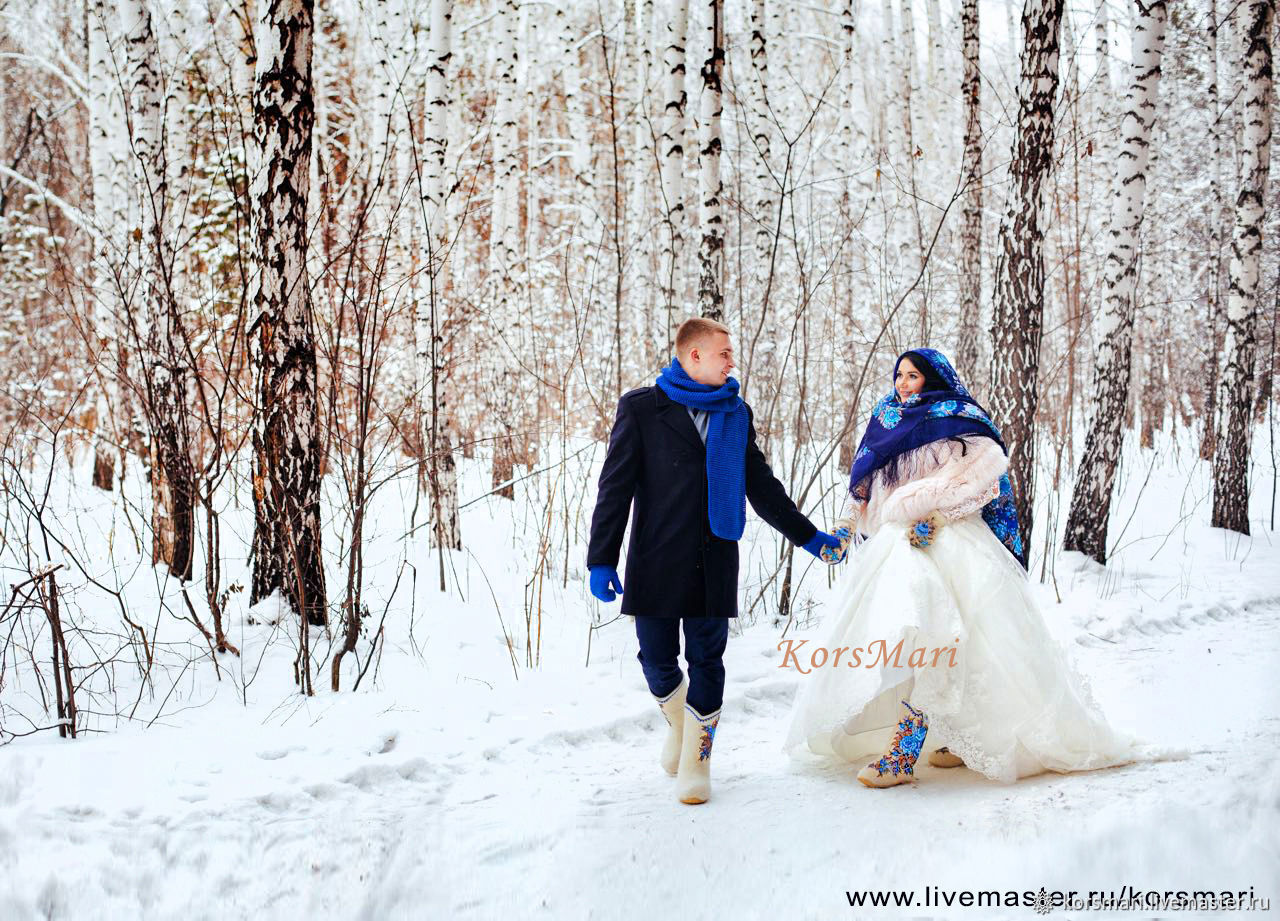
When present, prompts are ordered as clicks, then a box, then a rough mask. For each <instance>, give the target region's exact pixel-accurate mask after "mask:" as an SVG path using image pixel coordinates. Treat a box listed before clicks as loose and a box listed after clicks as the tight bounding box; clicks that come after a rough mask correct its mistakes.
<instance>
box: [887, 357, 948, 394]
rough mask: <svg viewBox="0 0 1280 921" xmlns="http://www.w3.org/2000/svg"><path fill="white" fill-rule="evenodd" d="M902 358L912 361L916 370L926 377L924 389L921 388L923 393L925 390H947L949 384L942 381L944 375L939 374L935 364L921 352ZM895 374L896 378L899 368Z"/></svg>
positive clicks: (895, 369)
mask: <svg viewBox="0 0 1280 921" xmlns="http://www.w3.org/2000/svg"><path fill="white" fill-rule="evenodd" d="M902 357H903V358H907V359H910V361H911V364H912V365H914V366H915V369H916V370H917V371H919V372H920V373H921V374H922V375H924V387H922V388H921V392H923V391H925V390H946V389H947V382H946V381H944V380H943V379H942V375H941V374H939V373H938V369H937V368H935V367H934V366H933V363H932V362H930V361H929V359H927V358H925V357H924V356H923V355H921V354H920V353H919V352H906V353H905V354H904V355H903V356H902ZM900 363H901V359H899V364H900ZM894 373H895V376H896V374H897V368H894Z"/></svg>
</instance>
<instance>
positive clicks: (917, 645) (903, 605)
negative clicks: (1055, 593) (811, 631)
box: [783, 514, 1169, 782]
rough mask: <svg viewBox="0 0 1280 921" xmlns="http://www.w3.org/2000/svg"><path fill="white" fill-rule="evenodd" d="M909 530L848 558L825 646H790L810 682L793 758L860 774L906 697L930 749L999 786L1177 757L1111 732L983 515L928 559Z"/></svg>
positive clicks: (889, 530) (799, 707)
mask: <svg viewBox="0 0 1280 921" xmlns="http://www.w3.org/2000/svg"><path fill="white" fill-rule="evenodd" d="M906 530H907V529H906V528H905V527H899V526H896V525H886V526H885V527H882V528H880V529H879V530H878V531H877V532H876V533H875V534H874V535H873V536H872V537H871V538H870V539H869V540H867V541H866V542H864V543H863V544H862V545H861V546H860V547H858V548H857V549H856V551H854V552H853V553H852V554H851V555H850V558H849V559H848V560H847V561H846V562H845V564H844V566H845V570H846V571H845V572H844V574H843V575H842V576H841V578H840V579H839V581H838V582H837V584H836V585H835V586H833V589H832V592H831V595H830V600H829V602H828V604H827V609H826V615H825V622H824V624H823V629H822V631H820V632H821V633H823V634H825V638H824V639H822V640H821V641H820V643H821V647H820V646H819V645H817V643H818V641H813V640H811V641H809V643H807V644H806V645H805V646H803V647H798V646H797V645H796V644H795V643H793V644H792V646H791V647H790V648H791V650H792V651H793V652H794V657H793V658H791V659H790V660H789V661H788V662H786V663H784V664H788V665H789V666H790V667H793V668H799V669H800V670H801V671H804V670H808V674H804V675H803V676H802V677H801V679H800V684H801V688H800V692H799V694H798V696H797V699H796V703H795V707H794V709H793V711H792V718H791V725H790V729H789V731H788V734H787V742H786V748H787V749H788V751H790V752H792V753H797V752H802V751H803V750H805V749H806V748H807V749H808V750H809V751H811V752H814V753H816V754H818V755H824V756H830V757H835V758H840V759H843V760H844V761H847V762H850V763H851V764H852V765H855V766H857V767H861V766H862V765H864V764H866V763H868V762H870V761H873V760H875V759H876V758H878V757H879V756H880V755H881V754H883V753H884V751H885V749H886V748H887V746H888V744H889V743H890V741H891V738H892V735H893V731H894V729H895V728H896V724H897V720H898V717H899V712H900V710H901V709H902V708H901V705H900V703H899V701H900V700H903V699H906V700H908V701H910V703H911V705H912V706H913V707H915V708H917V709H920V710H923V711H924V712H925V714H926V715H927V716H928V719H929V732H928V736H927V738H926V740H925V747H924V750H925V751H930V750H932V749H934V748H938V747H940V746H943V745H945V746H947V747H948V748H950V749H951V751H953V752H954V753H955V754H957V755H959V756H960V757H961V758H963V759H964V762H965V765H966V766H967V767H969V768H970V769H972V770H974V771H978V772H979V773H981V774H983V775H985V776H987V777H989V778H991V779H993V780H998V781H1003V782H1012V781H1014V780H1017V779H1018V778H1020V777H1028V776H1031V775H1034V774H1039V773H1042V772H1044V771H1058V772H1068V771H1089V770H1094V769H1097V768H1104V767H1111V766H1114V765H1119V764H1125V763H1128V762H1132V761H1137V760H1146V759H1150V758H1159V757H1166V756H1168V755H1169V753H1168V752H1162V751H1160V750H1159V749H1157V748H1155V747H1153V746H1150V745H1147V744H1145V743H1142V742H1139V741H1138V740H1137V739H1135V738H1134V737H1133V736H1131V735H1129V734H1127V733H1124V732H1120V731H1117V730H1115V729H1113V728H1112V727H1111V726H1109V725H1108V724H1107V721H1106V719H1105V718H1104V717H1103V715H1102V713H1101V711H1100V709H1099V707H1098V705H1097V703H1096V701H1095V700H1094V697H1093V694H1092V692H1091V691H1090V689H1089V686H1088V682H1087V681H1086V680H1085V679H1083V678H1082V677H1081V676H1080V674H1079V673H1078V672H1077V671H1076V669H1075V667H1074V666H1073V664H1072V662H1071V660H1070V657H1069V656H1068V654H1067V652H1066V650H1064V649H1063V647H1062V646H1061V644H1059V643H1058V641H1057V640H1056V639H1055V638H1054V637H1053V636H1052V635H1051V634H1050V633H1049V631H1048V628H1047V627H1046V625H1045V622H1044V619H1043V617H1042V616H1041V613H1040V610H1039V608H1038V606H1037V604H1036V600H1035V597H1034V595H1033V594H1032V591H1031V584H1030V581H1029V580H1028V578H1027V574H1026V572H1025V571H1024V570H1023V569H1022V567H1021V566H1019V565H1018V563H1017V561H1016V560H1014V559H1013V557H1012V556H1011V555H1010V554H1009V552H1008V551H1007V550H1006V549H1005V548H1004V546H1003V545H1002V544H1001V543H1000V541H999V540H997V539H996V537H995V535H994V534H992V533H991V530H990V529H989V528H988V527H987V526H986V524H984V523H983V521H982V518H981V517H980V516H979V515H977V514H974V515H970V516H969V517H967V518H964V519H961V520H960V521H956V522H951V523H949V524H947V525H945V526H944V527H943V528H942V530H941V532H940V533H939V534H938V536H937V538H936V539H935V541H934V543H933V545H932V546H930V547H928V548H927V549H923V550H921V549H916V548H914V547H912V546H911V544H910V543H909V541H908V540H907V536H906ZM899 643H901V646H900V647H899ZM787 648H788V647H786V646H785V645H784V646H783V649H784V651H785V650H786V649H787ZM841 649H843V650H844V651H843V652H839V653H838V657H837V651H838V650H841ZM854 650H859V652H858V653H856V654H855V652H854ZM833 657H837V663H836V664H833V663H832V658H833ZM855 659H856V660H857V664H856V665H854V666H853V667H850V663H852V662H854V661H855ZM886 659H887V660H888V661H887V662H886ZM818 663H821V664H818ZM868 666H870V667H868ZM922 757H923V756H922Z"/></svg>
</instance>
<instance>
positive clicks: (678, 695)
mask: <svg viewBox="0 0 1280 921" xmlns="http://www.w3.org/2000/svg"><path fill="white" fill-rule="evenodd" d="M687 693H689V682H688V681H685V680H684V679H683V678H681V679H680V686H679V687H678V688H676V689H675V690H674V691H672V692H671V693H670V694H668V695H667V696H666V697H655V698H654V700H656V701H657V702H658V709H660V710H661V711H662V715H663V716H664V717H666V719H667V726H669V727H670V728H669V729H668V730H667V739H666V741H665V742H663V743H662V769H663V770H664V771H666V772H667V773H668V774H670V775H671V776H673V777H674V776H675V774H676V771H678V770H680V744H681V743H682V742H683V741H684V697H685V695H686V694H687Z"/></svg>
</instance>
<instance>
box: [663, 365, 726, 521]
mask: <svg viewBox="0 0 1280 921" xmlns="http://www.w3.org/2000/svg"><path fill="white" fill-rule="evenodd" d="M657 383H658V386H659V387H660V388H662V392H663V393H665V394H666V395H667V396H669V397H670V398H671V399H672V400H673V401H675V402H676V403H679V404H680V405H681V406H687V407H691V408H693V409H705V410H706V411H707V412H708V413H709V414H710V415H708V417H707V513H708V515H709V516H710V519H711V533H713V534H715V535H716V536H717V537H723V538H724V539H725V540H737V539H738V538H740V537H742V530H743V528H744V527H746V523H747V404H746V403H743V402H742V398H741V397H740V396H738V381H737V380H736V379H735V378H732V377H731V378H729V379H728V380H726V381H725V382H724V383H723V384H722V385H720V386H719V387H712V386H711V385H710V384H700V383H698V382H697V381H695V380H694V379H693V378H691V377H690V376H689V374H688V372H687V371H685V369H684V368H682V367H681V366H680V360H679V359H678V358H676V357H674V356H673V357H672V359H671V364H669V365H667V366H666V367H665V368H663V369H662V371H661V372H660V373H659V374H658V381H657Z"/></svg>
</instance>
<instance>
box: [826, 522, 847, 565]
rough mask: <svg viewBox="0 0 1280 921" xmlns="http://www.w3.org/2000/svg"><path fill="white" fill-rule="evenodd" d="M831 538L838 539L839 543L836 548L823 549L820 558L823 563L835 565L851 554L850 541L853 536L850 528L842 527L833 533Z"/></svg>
mask: <svg viewBox="0 0 1280 921" xmlns="http://www.w3.org/2000/svg"><path fill="white" fill-rule="evenodd" d="M831 536H832V537H835V538H837V539H838V540H839V543H838V544H837V545H836V546H834V547H823V548H822V550H821V551H820V556H821V559H822V560H823V562H826V563H830V564H832V565H835V564H836V563H839V562H840V561H841V560H843V559H844V558H845V555H846V554H847V553H848V552H849V541H850V539H852V537H853V535H852V533H850V531H849V529H848V528H846V527H843V526H842V527H839V528H836V529H835V530H834V531H832V532H831Z"/></svg>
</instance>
